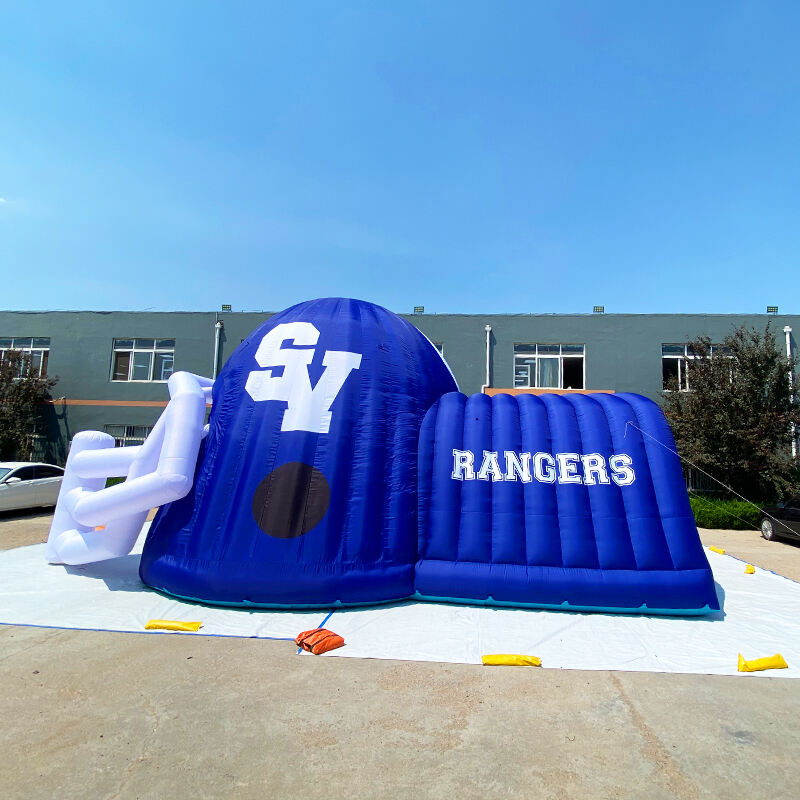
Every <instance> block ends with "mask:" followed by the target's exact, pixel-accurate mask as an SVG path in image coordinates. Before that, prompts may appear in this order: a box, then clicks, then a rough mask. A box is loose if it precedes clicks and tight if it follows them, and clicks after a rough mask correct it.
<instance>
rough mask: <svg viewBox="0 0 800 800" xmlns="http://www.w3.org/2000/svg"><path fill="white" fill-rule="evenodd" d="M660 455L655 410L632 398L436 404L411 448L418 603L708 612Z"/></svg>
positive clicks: (705, 580) (665, 440)
mask: <svg viewBox="0 0 800 800" xmlns="http://www.w3.org/2000/svg"><path fill="white" fill-rule="evenodd" d="M663 445H667V447H664V446H663ZM668 448H672V449H674V442H673V439H672V434H671V431H670V429H669V426H668V425H667V422H666V420H665V419H664V416H663V414H662V412H661V410H660V408H659V407H658V406H657V405H656V404H655V403H653V402H652V401H650V400H648V399H646V398H644V397H641V396H639V395H632V394H617V395H613V394H600V393H598V394H594V395H592V394H589V395H582V394H569V395H555V394H546V395H542V396H533V395H528V394H523V395H517V396H511V395H503V394H499V395H495V396H494V397H489V396H487V395H482V394H478V395H473V396H471V397H465V396H464V395H463V394H459V393H452V394H448V395H445V396H444V397H442V398H441V399H440V400H439V401H438V402H437V403H436V404H435V405H434V406H433V408H432V409H431V410H430V411H429V412H428V414H427V416H426V418H425V421H424V423H423V426H422V431H421V435H420V450H419V498H418V499H419V526H420V538H419V561H418V563H417V567H416V571H415V583H414V585H415V590H416V596H417V597H419V598H426V599H432V600H452V601H462V602H472V603H475V602H478V603H485V604H489V605H514V606H519V605H523V606H524V605H531V606H544V607H556V608H572V609H588V610H601V609H602V610H612V611H617V612H623V611H624V612H639V613H662V614H692V613H694V614H703V613H707V612H709V611H712V610H716V609H718V608H719V604H718V601H717V596H716V592H715V589H714V581H713V576H712V574H711V570H710V568H709V565H708V561H707V559H706V557H705V554H704V552H703V549H702V546H701V543H700V539H699V537H698V534H697V528H696V526H695V522H694V517H693V515H692V511H691V508H690V506H689V499H688V495H687V492H686V487H685V483H684V479H683V474H682V471H681V466H680V461H679V459H678V457H677V456H676V455H675V453H673V452H671V451H670V449H668Z"/></svg>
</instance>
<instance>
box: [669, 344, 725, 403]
mask: <svg viewBox="0 0 800 800" xmlns="http://www.w3.org/2000/svg"><path fill="white" fill-rule="evenodd" d="M730 354H731V353H730V348H729V347H724V346H723V345H720V344H712V345H711V356H712V357H713V356H715V355H719V356H726V357H730ZM695 358H697V353H695V352H694V351H693V350H692V348H691V346H690V345H688V344H662V345H661V386H662V388H663V389H664V391H667V392H670V391H675V390H676V389H677V390H679V391H681V392H688V391H689V373H690V372H691V364H692V360H693V359H695Z"/></svg>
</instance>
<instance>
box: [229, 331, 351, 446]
mask: <svg viewBox="0 0 800 800" xmlns="http://www.w3.org/2000/svg"><path fill="white" fill-rule="evenodd" d="M318 340H319V331H318V330H317V329H316V328H315V327H314V326H313V325H312V324H311V323H310V322H287V323H284V324H282V325H276V326H275V327H274V328H273V329H272V330H271V331H270V332H269V333H268V334H267V335H266V336H265V337H264V338H263V339H262V340H261V344H259V346H258V350H257V351H256V361H257V362H258V365H259V366H260V367H263V368H264V369H261V370H253V372H251V373H250V375H248V377H247V382H246V383H245V391H246V392H247V393H248V394H249V395H250V397H252V398H253V400H255V401H256V402H261V401H266V400H281V401H283V402H285V403H287V404H288V405H287V407H286V410H285V411H284V414H283V420H282V422H281V430H282V431H308V432H309V433H328V431H329V430H330V425H331V406H332V405H333V401H334V400H335V399H336V397H337V396H338V394H339V392H340V391H341V390H342V387H343V386H344V383H345V381H346V380H347V377H348V375H350V373H351V372H352V371H353V370H356V369H358V368H359V367H360V366H361V354H360V353H350V352H347V351H346V350H326V351H325V355H324V357H323V359H322V365H323V367H324V370H323V372H322V376H321V377H320V379H319V380H318V381H317V383H316V385H315V386H314V387H312V386H311V378H310V377H309V374H308V366H309V364H311V362H312V361H313V360H314V354H315V353H316V351H317V341H318ZM284 343H288V344H289V345H290V346H289V347H284V346H283V345H284ZM281 368H282V371H281ZM276 372H277V373H279V374H276Z"/></svg>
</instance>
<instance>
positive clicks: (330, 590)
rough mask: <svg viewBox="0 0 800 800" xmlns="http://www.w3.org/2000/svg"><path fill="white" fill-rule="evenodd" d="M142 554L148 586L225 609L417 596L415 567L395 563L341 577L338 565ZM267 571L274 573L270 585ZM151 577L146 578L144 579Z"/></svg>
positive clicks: (142, 571)
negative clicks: (285, 564)
mask: <svg viewBox="0 0 800 800" xmlns="http://www.w3.org/2000/svg"><path fill="white" fill-rule="evenodd" d="M146 556H147V554H146V553H145V554H143V555H142V562H141V565H140V569H139V574H140V577H141V578H142V580H143V582H144V583H146V584H147V585H149V586H151V587H152V588H154V589H157V590H158V591H161V592H164V593H165V594H169V595H172V596H173V597H181V598H184V599H196V600H197V602H202V603H206V604H209V605H220V606H246V607H257V608H332V607H335V606H339V605H374V604H376V603H391V602H394V601H395V600H407V599H408V598H409V597H410V596H411V594H412V593H413V592H414V565H413V564H392V565H387V566H385V567H382V568H375V567H372V568H371V569H364V570H363V571H356V570H353V569H351V570H349V571H346V572H341V571H339V570H338V569H337V566H341V565H336V564H317V565H312V564H295V565H293V567H292V568H291V569H289V568H284V569H283V571H281V569H280V567H281V565H278V564H274V565H270V564H266V563H265V562H263V561H262V562H258V563H256V564H253V563H246V564H240V563H231V562H226V563H225V564H224V568H221V566H220V565H219V564H214V563H212V562H208V561H204V560H192V559H177V558H174V557H173V556H170V555H161V556H159V557H158V558H156V559H154V560H150V559H148V558H147V557H146ZM265 571H266V572H267V574H270V577H269V579H268V580H265V577H264V575H265ZM145 574H146V579H145Z"/></svg>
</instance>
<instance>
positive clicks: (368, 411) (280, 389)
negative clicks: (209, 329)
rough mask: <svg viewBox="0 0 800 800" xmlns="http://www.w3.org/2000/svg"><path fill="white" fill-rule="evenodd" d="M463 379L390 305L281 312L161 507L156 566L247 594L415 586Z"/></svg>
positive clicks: (403, 590)
mask: <svg viewBox="0 0 800 800" xmlns="http://www.w3.org/2000/svg"><path fill="white" fill-rule="evenodd" d="M456 388H457V387H456V383H455V380H454V379H453V377H452V375H451V373H450V371H449V369H448V367H447V365H446V364H445V362H444V361H443V359H442V358H441V356H440V355H439V353H438V352H437V351H436V349H435V348H434V346H433V345H432V344H431V343H430V342H429V341H428V340H427V339H426V338H425V337H424V336H423V335H422V334H421V333H420V332H419V331H418V330H417V329H416V328H415V327H413V326H412V325H410V324H409V323H408V322H405V321H404V320H402V319H401V318H400V317H398V316H397V315H396V314H393V313H391V312H389V311H387V310H386V309H384V308H381V307H379V306H375V305H373V304H371V303H366V302H361V301H358V300H343V299H325V300H315V301H311V302H308V303H302V304H300V305H298V306H294V307H293V308H290V309H288V310H286V311H283V312H281V313H280V314H277V315H276V316H274V317H272V318H271V319H270V320H269V321H268V322H266V323H264V324H263V325H262V326H261V327H259V328H258V329H257V330H255V331H254V332H253V333H252V334H251V335H250V336H249V337H248V338H247V339H246V340H245V341H244V342H243V343H242V344H241V345H240V346H239V348H238V349H237V350H236V352H235V353H234V354H233V355H232V356H231V358H230V359H229V360H228V362H227V363H226V364H225V367H224V369H223V370H222V372H221V374H220V376H219V378H218V379H217V381H216V382H215V385H214V390H213V408H212V411H211V417H210V431H209V434H208V436H207V438H206V440H205V442H204V444H203V447H202V449H201V451H200V456H199V459H198V465H197V471H196V474H195V481H194V486H193V488H192V490H191V492H190V493H189V495H188V496H186V497H185V498H184V499H182V500H180V501H177V502H174V503H171V504H170V505H168V506H165V507H163V508H162V509H161V510H160V511H159V513H158V516H157V517H156V519H155V520H154V522H153V525H152V527H151V530H150V533H149V535H148V537H147V541H146V543H145V547H144V552H143V554H142V560H141V568H140V574H141V577H142V580H143V581H144V582H145V583H147V584H149V585H150V586H152V587H154V588H156V589H160V590H162V591H165V592H168V593H171V594H175V595H179V596H181V597H188V598H192V599H198V600H202V601H204V602H209V603H222V604H231V605H239V604H241V605H265V606H295V607H297V606H306V607H307V606H330V605H334V604H337V603H348V604H349V603H373V602H379V601H385V600H391V599H399V598H405V597H408V596H409V595H410V594H411V593H412V592H413V571H414V563H415V561H416V546H417V503H416V491H417V445H418V436H419V429H420V425H421V423H422V419H423V417H424V415H425V412H426V411H427V410H428V408H430V406H431V405H432V404H433V403H434V402H435V401H436V400H437V399H438V398H439V397H441V396H442V395H443V394H444V393H446V392H451V391H453V390H454V389H456Z"/></svg>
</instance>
